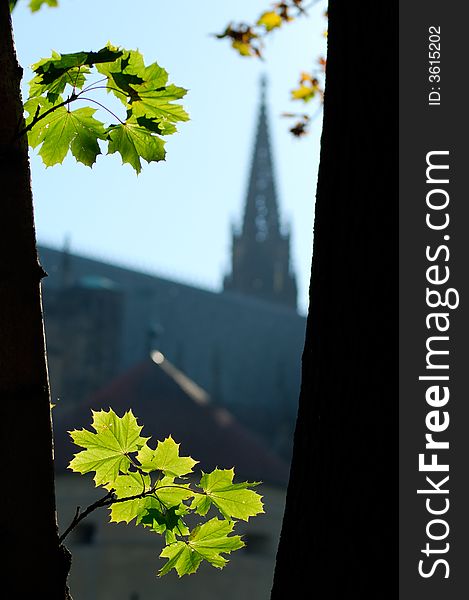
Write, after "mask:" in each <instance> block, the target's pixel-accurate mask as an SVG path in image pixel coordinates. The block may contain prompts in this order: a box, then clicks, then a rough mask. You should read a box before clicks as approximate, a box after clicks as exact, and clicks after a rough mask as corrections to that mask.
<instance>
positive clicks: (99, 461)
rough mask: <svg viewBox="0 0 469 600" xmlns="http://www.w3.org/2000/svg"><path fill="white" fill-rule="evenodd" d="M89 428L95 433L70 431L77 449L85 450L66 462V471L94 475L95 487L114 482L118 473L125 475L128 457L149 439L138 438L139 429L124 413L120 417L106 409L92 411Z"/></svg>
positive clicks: (128, 462) (132, 418) (83, 430)
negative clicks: (92, 473) (79, 447)
mask: <svg viewBox="0 0 469 600" xmlns="http://www.w3.org/2000/svg"><path fill="white" fill-rule="evenodd" d="M92 426H93V428H94V430H95V431H96V433H93V432H91V431H88V430H87V429H81V430H75V431H70V432H69V433H70V435H71V437H72V440H73V441H74V443H75V444H77V446H81V447H82V448H85V450H82V451H81V452H79V453H78V454H76V455H75V458H73V460H72V461H71V462H70V464H69V466H68V468H69V469H71V470H72V471H76V472H78V473H82V474H84V473H89V472H91V471H95V472H96V475H95V478H94V480H95V482H96V485H106V484H110V483H113V482H114V481H116V479H117V477H118V475H119V473H124V474H126V473H127V472H128V470H129V467H130V460H129V458H128V456H127V455H128V454H129V453H130V452H137V451H138V450H139V449H140V448H141V447H142V446H143V445H144V444H145V443H146V442H147V440H148V439H149V438H144V437H141V436H140V432H141V431H142V427H140V426H139V425H138V423H137V419H136V418H135V417H134V415H133V414H132V411H128V412H126V413H125V414H124V416H123V417H119V416H117V415H116V413H115V412H114V411H113V410H111V409H109V411H108V412H106V411H103V410H102V411H99V412H94V411H93V423H92Z"/></svg>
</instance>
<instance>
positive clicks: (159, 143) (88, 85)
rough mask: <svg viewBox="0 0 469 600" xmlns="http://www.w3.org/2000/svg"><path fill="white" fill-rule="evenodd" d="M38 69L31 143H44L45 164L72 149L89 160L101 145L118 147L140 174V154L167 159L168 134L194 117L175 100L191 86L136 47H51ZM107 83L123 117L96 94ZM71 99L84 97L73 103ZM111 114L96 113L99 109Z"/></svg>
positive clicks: (30, 106)
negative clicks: (173, 79)
mask: <svg viewBox="0 0 469 600" xmlns="http://www.w3.org/2000/svg"><path fill="white" fill-rule="evenodd" d="M32 68H33V71H34V74H35V76H34V77H33V79H32V80H31V82H30V84H29V98H28V100H27V101H26V102H25V109H26V111H27V113H28V116H27V118H26V127H25V128H24V130H23V131H22V132H21V133H27V134H28V141H29V144H30V146H31V147H33V148H36V147H40V149H39V155H40V156H41V158H42V160H43V162H44V164H45V165H46V166H48V167H49V166H52V165H55V164H58V163H62V161H63V160H64V158H65V156H66V155H67V153H68V152H69V151H70V152H71V153H72V155H73V156H74V157H75V158H76V160H77V161H79V162H81V163H83V164H85V165H87V166H89V167H91V166H92V165H93V164H94V163H95V162H96V158H97V156H98V155H99V154H101V146H100V143H99V141H101V143H102V144H105V143H107V144H108V147H107V153H108V154H113V153H115V152H118V153H119V154H120V155H121V158H122V162H123V163H128V164H130V165H131V166H132V167H133V168H134V169H135V171H136V172H137V173H140V171H141V169H142V163H141V159H144V160H145V161H147V162H148V163H150V162H157V161H160V160H164V159H165V155H166V151H165V148H164V145H165V140H164V139H163V137H164V136H167V135H171V134H173V133H175V132H176V131H177V128H176V123H178V122H180V121H187V120H188V119H189V116H188V115H187V113H186V111H185V110H184V108H183V107H182V106H181V105H180V104H179V103H178V102H177V101H178V100H180V99H181V98H183V97H184V96H185V94H186V90H185V89H184V88H182V87H177V86H175V85H173V84H168V73H167V72H166V70H165V69H163V68H162V67H160V66H159V65H158V64H157V63H153V64H151V65H148V66H146V65H145V63H144V60H143V56H142V55H141V54H140V52H138V51H137V50H124V49H123V48H119V47H117V46H113V45H112V44H107V46H105V47H104V48H102V49H101V50H99V51H98V52H76V53H73V54H63V55H61V54H59V53H57V52H53V53H52V56H51V57H50V58H44V59H42V60H40V61H38V62H37V63H36V64H34V65H33V66H32ZM103 90H106V91H107V92H108V93H112V94H113V95H114V96H115V97H117V98H118V99H119V100H120V102H121V104H122V105H123V112H124V114H123V115H122V117H119V116H118V115H116V114H115V113H114V112H113V111H111V110H110V109H109V108H108V107H106V106H105V104H103V102H105V100H99V101H98V100H97V99H96V93H99V92H101V93H102V91H103ZM73 103H80V104H82V103H85V106H84V107H82V108H79V109H77V110H73V111H72V110H71V108H70V105H71V104H73ZM99 108H100V109H102V110H103V111H106V112H107V114H108V115H110V116H111V117H112V120H111V123H108V124H106V123H104V122H102V121H100V120H98V119H97V115H96V116H95V113H96V112H97V111H98V109H99Z"/></svg>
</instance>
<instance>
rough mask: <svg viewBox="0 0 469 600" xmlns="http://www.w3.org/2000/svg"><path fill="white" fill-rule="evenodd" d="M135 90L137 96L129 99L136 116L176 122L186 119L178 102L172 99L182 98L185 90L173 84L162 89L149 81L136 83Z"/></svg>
mask: <svg viewBox="0 0 469 600" xmlns="http://www.w3.org/2000/svg"><path fill="white" fill-rule="evenodd" d="M135 91H136V93H137V94H138V98H135V99H131V101H130V103H129V104H130V107H131V108H132V113H133V114H134V115H135V116H136V117H147V118H153V119H156V120H157V121H158V122H162V123H165V122H169V123H173V124H174V123H177V122H178V121H188V120H189V115H188V114H187V112H186V111H185V110H184V108H183V107H182V106H181V105H180V104H175V103H174V100H179V99H181V98H183V97H184V96H185V95H186V93H187V90H185V89H184V88H181V87H177V86H175V85H169V86H167V87H165V88H163V89H158V88H154V87H152V84H151V83H145V84H142V85H136V86H135Z"/></svg>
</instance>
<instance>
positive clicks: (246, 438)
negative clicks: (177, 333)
mask: <svg viewBox="0 0 469 600" xmlns="http://www.w3.org/2000/svg"><path fill="white" fill-rule="evenodd" d="M158 354H159V353H158ZM158 354H156V355H155V354H154V356H155V357H156V362H155V360H152V359H150V358H148V359H147V360H144V361H143V362H141V363H139V364H137V365H135V366H134V367H133V368H132V369H130V370H129V371H127V372H125V373H124V374H123V375H121V376H119V377H117V378H116V379H114V380H113V381H112V382H111V383H110V384H109V385H107V386H106V387H105V388H103V389H102V390H100V391H99V392H97V393H96V394H94V395H93V396H92V397H91V398H90V399H89V400H88V401H86V402H84V403H83V405H81V406H79V407H77V408H76V409H74V410H71V411H69V412H68V413H67V414H66V415H62V416H61V415H60V405H59V406H58V407H57V408H56V409H55V410H54V413H55V414H54V417H55V421H56V422H55V424H54V428H55V438H56V443H55V446H56V448H55V458H56V465H57V469H58V470H59V471H64V470H65V469H66V466H67V464H68V462H69V461H70V459H71V457H72V455H73V454H74V453H75V452H77V450H78V448H77V447H76V446H74V445H73V444H72V442H71V440H70V438H69V436H68V435H67V433H66V431H67V430H70V429H79V428H81V427H86V428H89V426H90V423H91V413H90V411H91V409H93V410H101V409H104V410H107V409H108V408H109V407H112V409H113V410H114V411H115V412H116V413H117V414H118V415H122V414H123V413H124V412H125V411H127V410H129V409H132V412H133V413H134V415H135V416H136V417H137V418H138V421H139V423H140V424H143V425H144V429H143V433H142V435H145V436H150V435H151V436H152V439H151V440H150V443H152V442H153V444H154V443H155V440H162V439H164V438H165V437H167V436H168V435H171V436H172V437H173V438H174V439H175V441H177V442H179V443H181V453H182V454H184V455H190V456H192V457H193V458H194V459H196V460H198V461H200V464H199V465H197V467H200V468H201V469H203V470H205V471H208V470H211V469H213V468H215V467H220V468H231V467H235V472H236V474H237V476H239V477H240V478H242V479H249V480H251V481H253V480H256V481H264V482H266V483H273V484H276V485H282V486H285V485H286V484H287V481H288V465H287V463H286V462H285V461H284V460H282V459H281V458H279V457H278V456H277V455H276V454H274V453H273V452H272V451H270V450H269V448H268V447H267V446H266V445H265V444H264V442H263V441H262V440H261V439H260V438H259V437H257V436H256V434H254V433H253V432H251V431H249V430H248V429H247V428H246V427H244V426H243V425H241V424H240V423H239V422H238V421H237V420H236V419H235V417H233V415H232V414H231V413H230V412H228V411H227V410H226V409H225V408H222V407H219V406H216V405H213V404H211V403H210V399H209V397H208V394H207V393H206V392H205V391H204V390H202V388H200V387H199V386H197V384H195V383H194V382H193V381H192V380H191V379H189V378H188V377H187V376H185V375H184V374H183V373H182V372H181V371H179V370H178V369H176V367H174V366H173V365H172V364H171V363H170V362H169V361H168V360H163V361H162V362H160V363H159V364H158V363H157V361H158ZM159 357H160V358H161V357H162V355H159Z"/></svg>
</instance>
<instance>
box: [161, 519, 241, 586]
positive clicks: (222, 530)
mask: <svg viewBox="0 0 469 600" xmlns="http://www.w3.org/2000/svg"><path fill="white" fill-rule="evenodd" d="M233 527H234V523H232V522H230V521H223V520H220V519H217V518H214V519H211V520H210V521H207V523H204V524H203V525H198V526H197V527H196V528H195V529H194V530H193V531H192V532H191V534H190V536H189V539H188V540H187V542H184V541H176V542H175V543H174V544H171V545H169V546H166V548H163V551H162V552H161V554H160V556H161V557H162V558H167V559H168V562H167V563H166V564H165V565H164V567H163V568H162V569H160V571H159V575H160V576H162V575H165V574H166V573H168V572H169V571H170V570H171V569H176V571H177V573H178V575H179V577H182V576H183V575H188V574H190V573H195V571H197V569H198V568H199V565H200V563H201V562H202V560H204V559H205V560H207V561H208V562H209V563H210V564H212V565H213V566H214V567H217V568H218V569H221V568H223V567H224V566H225V565H226V563H227V562H228V560H227V559H226V558H224V557H223V556H222V554H229V553H230V552H232V551H233V550H237V549H238V548H242V547H243V546H244V542H243V541H242V540H241V538H240V536H239V535H230V534H231V533H232V531H233Z"/></svg>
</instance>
